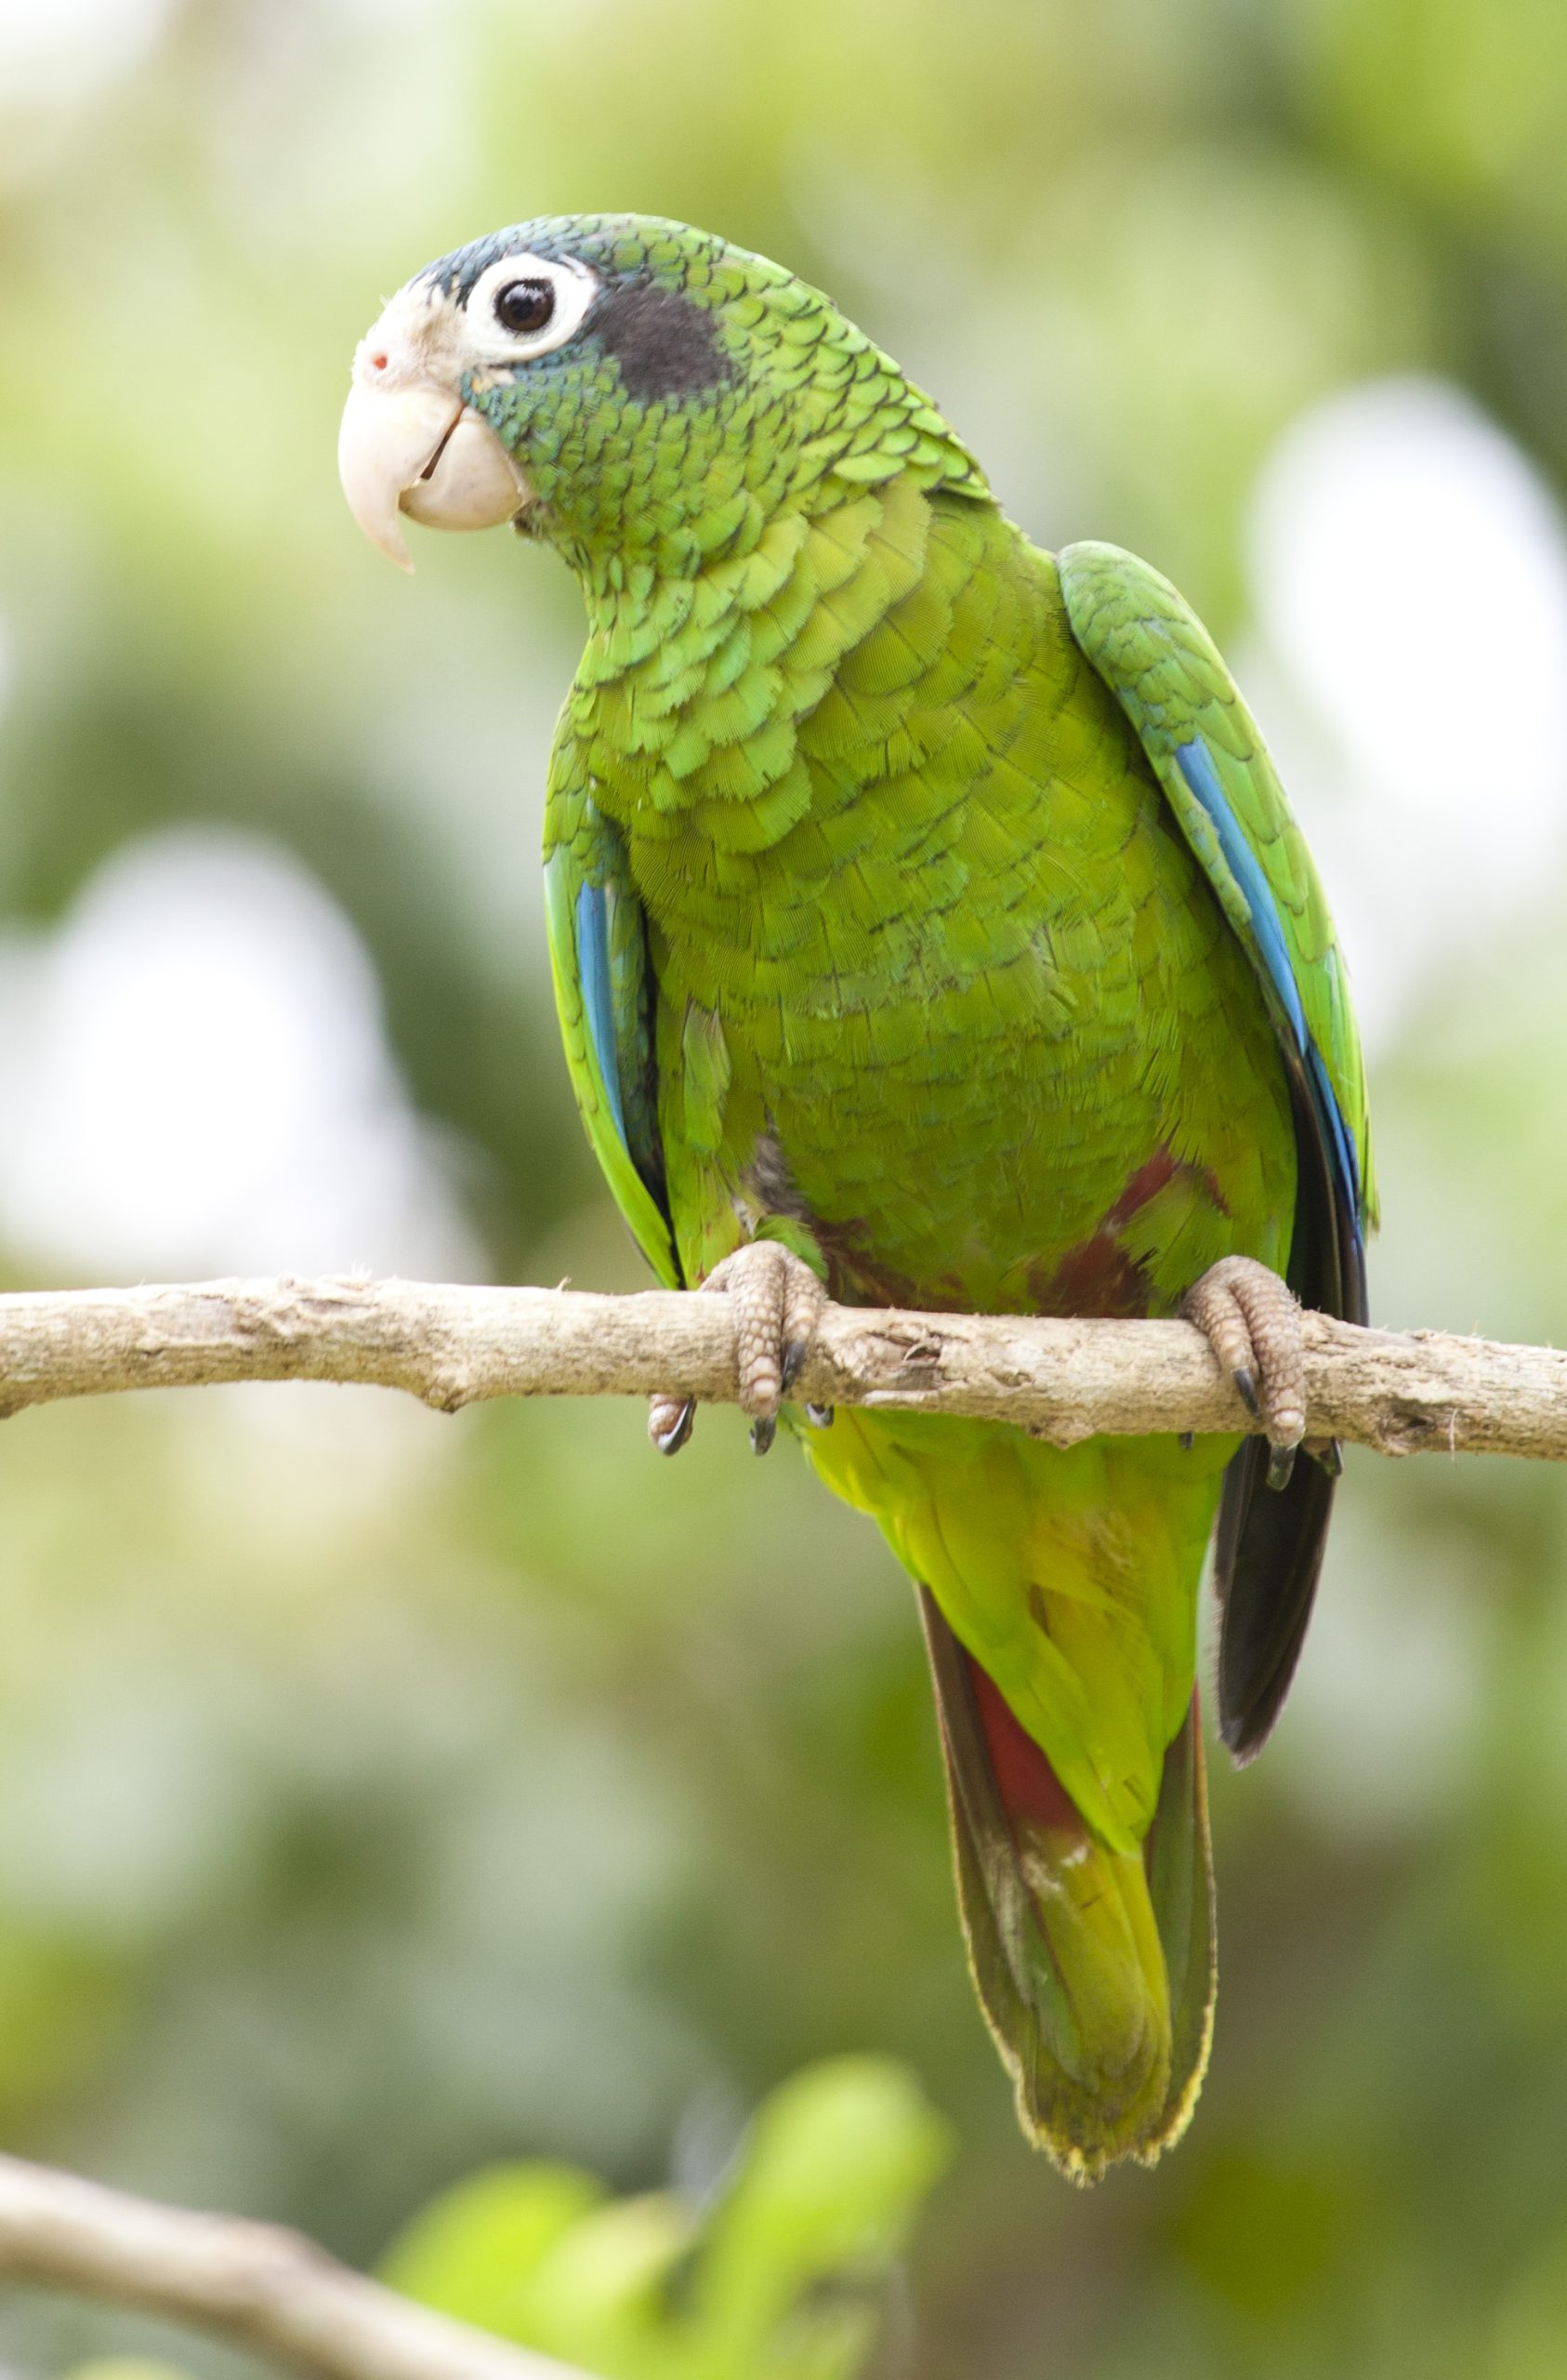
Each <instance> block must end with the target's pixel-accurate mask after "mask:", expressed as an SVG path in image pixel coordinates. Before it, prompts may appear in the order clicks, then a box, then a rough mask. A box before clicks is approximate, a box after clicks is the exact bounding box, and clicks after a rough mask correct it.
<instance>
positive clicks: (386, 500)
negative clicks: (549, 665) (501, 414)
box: [337, 334, 532, 571]
mask: <svg viewBox="0 0 1567 2380" xmlns="http://www.w3.org/2000/svg"><path fill="white" fill-rule="evenodd" d="M397 362H398V359H394V358H393V357H392V356H390V355H389V354H388V351H387V350H385V349H384V348H381V349H377V348H376V347H375V344H374V334H372V337H371V338H368V339H366V340H365V341H364V342H363V343H362V346H361V348H360V350H359V353H358V354H357V355H356V356H355V358H354V377H353V386H352V387H351V388H350V390H349V402H348V403H347V404H346V405H345V406H344V408H343V426H342V428H341V430H339V431H338V433H337V472H338V476H339V478H340V479H341V480H342V483H343V493H344V495H345V496H347V497H348V499H349V511H350V512H351V513H352V514H353V516H354V519H355V520H356V521H357V522H359V525H360V527H361V528H362V530H363V532H364V534H365V536H367V537H368V538H369V540H370V542H371V544H372V545H373V546H378V547H379V548H380V549H381V551H382V552H383V553H384V554H386V555H387V556H388V558H389V559H390V560H391V561H392V562H396V563H397V565H398V567H399V569H400V570H407V571H411V570H412V569H413V567H414V564H413V562H412V561H411V560H410V558H409V553H408V548H407V545H406V544H405V542H404V540H403V536H402V522H400V521H399V519H398V514H399V513H400V512H406V513H407V514H408V515H409V516H410V518H411V519H413V520H415V521H422V522H425V523H426V524H427V526H428V527H429V528H432V529H494V528H498V527H499V526H500V524H501V522H505V521H512V520H515V519H516V517H517V515H518V513H519V512H520V511H521V509H522V508H523V506H524V505H526V504H527V503H528V502H529V500H530V496H531V493H532V491H531V490H530V488H529V486H528V483H527V481H526V480H525V479H524V478H523V476H522V474H521V472H520V470H519V469H518V468H517V466H516V464H515V463H514V462H513V461H512V459H511V456H509V455H508V454H507V450H506V448H505V447H504V446H503V445H502V444H501V442H500V440H499V439H498V438H497V437H496V436H495V433H494V430H492V429H491V428H490V425H489V423H488V422H486V421H484V420H482V419H481V417H480V416H479V415H478V414H476V413H474V412H473V411H472V410H471V408H470V407H468V406H467V405H465V404H464V403H462V402H461V400H460V399H459V398H457V397H454V396H453V395H452V394H451V392H450V391H449V390H441V389H439V388H437V387H434V386H433V385H432V384H431V383H430V382H429V381H428V380H422V379H418V380H415V379H409V378H408V377H405V374H404V372H402V371H400V370H399V369H398V368H397Z"/></svg>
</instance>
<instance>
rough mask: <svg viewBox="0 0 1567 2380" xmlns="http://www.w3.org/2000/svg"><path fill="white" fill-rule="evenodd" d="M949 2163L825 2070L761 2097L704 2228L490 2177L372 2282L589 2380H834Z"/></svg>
mask: <svg viewBox="0 0 1567 2380" xmlns="http://www.w3.org/2000/svg"><path fill="white" fill-rule="evenodd" d="M950 2152H951V2141H950V2135H949V2134H948V2130H947V2127H946V2125H945V2124H943V2123H942V2122H941V2120H940V2119H939V2118H938V2117H937V2116H936V2115H935V2114H934V2112H933V2111H932V2109H931V2108H930V2107H929V2105H928V2102H927V2100H926V2099H925V2097H924V2096H923V2094H922V2093H921V2092H920V2090H919V2087H918V2085H917V2083H915V2080H914V2078H913V2076H912V2075H911V2074H909V2073H908V2072H907V2070H906V2069H903V2068H902V2067H900V2066H898V2065H897V2064H895V2063H894V2062H893V2061H892V2060H890V2059H887V2058H873V2057H845V2058H836V2059H830V2060H828V2061H826V2062H824V2063H823V2064H821V2065H819V2066H816V2067H813V2068H811V2069H808V2070H807V2071H806V2072H804V2073H802V2074H798V2075H797V2076H795V2077H794V2079H793V2080H792V2081H791V2082H789V2083H784V2085H783V2086H782V2087H781V2088H780V2089H779V2090H777V2091H775V2092H774V2093H773V2095H772V2096H771V2097H770V2099H769V2100H768V2101H767V2102H766V2103H765V2105H764V2106H763V2107H762V2108H761V2109H760V2110H759V2112H758V2114H757V2118H756V2121H755V2122H754V2123H753V2125H752V2127H751V2129H750V2131H749V2132H748V2134H747V2135H746V2137H745V2140H744V2145H743V2147H742V2149H741V2152H740V2155H739V2158H738V2160H737V2162H736V2164H735V2167H734V2170H733V2172H732V2173H731V2175H730V2177H729V2179H728V2181H727V2183H726V2185H725V2187H724V2188H723V2190H722V2191H721V2192H720V2194H719V2196H718V2199H717V2200H716V2202H714V2204H713V2206H712V2207H711V2208H710V2209H709V2210H707V2211H706V2212H705V2213H704V2214H701V2215H699V2214H697V2212H696V2211H695V2210H693V2209H692V2208H691V2206H689V2205H688V2204H686V2203H685V2202H683V2201H681V2200H680V2199H678V2197H676V2196H675V2195H674V2194H673V2193H671V2192H668V2191H657V2192H652V2193H649V2194H646V2195H644V2196H641V2197H637V2198H630V2199H623V2200H620V2201H617V2202H613V2203H606V2202H604V2201H603V2197H602V2193H601V2191H600V2190H599V2188H598V2187H597V2185H595V2184H594V2183H593V2182H592V2181H591V2180H590V2179H589V2177H588V2176H587V2175H583V2174H579V2173H576V2172H574V2171H573V2170H572V2169H571V2168H569V2167H564V2166H549V2165H534V2166H525V2165H516V2166H507V2167H497V2168H494V2169H492V2170H491V2171H490V2172H488V2173H484V2174H479V2175H474V2176H473V2178H472V2179H471V2180H469V2181H467V2182H462V2183H459V2184H458V2185H457V2186H456V2188H454V2189H451V2190H448V2191H445V2192H443V2193H442V2195H441V2197H440V2198H439V2199H437V2200H435V2201H434V2202H433V2203H432V2204H431V2205H429V2206H428V2207H426V2208H425V2209H424V2210H423V2212H422V2213H421V2214H419V2215H416V2216H415V2218H414V2220H413V2222H412V2223H411V2224H410V2225H409V2226H408V2228H406V2230H404V2231H403V2232H402V2234H401V2235H400V2237H399V2238H398V2240H397V2241H394V2243H393V2245H392V2246H391V2248H390V2249H388V2253H387V2255H386V2257H385V2259H384V2261H383V2263H382V2267H381V2273H382V2278H383V2279H384V2280H386V2281H389V2282H390V2283H391V2284H392V2285H393V2286H394V2287H395V2288H399V2289H402V2290H404V2291H405V2292H406V2293H407V2294H409V2295H410V2296H412V2297H416V2298H419V2299H420V2300H421V2301H422V2302H423V2303H424V2304H426V2305H429V2306H436V2307H440V2308H441V2311H442V2312H444V2313H448V2314H454V2315H457V2316H459V2317H460V2318H461V2319H462V2320H464V2321H469V2322H477V2323H479V2324H481V2326H482V2327H483V2328H485V2329H488V2330H493V2331H496V2332H499V2333H500V2334H502V2335H503V2336H505V2337H507V2338H511V2339H515V2340H517V2341H519V2342H520V2344H522V2345H524V2346H529V2347H540V2348H543V2349H546V2350H547V2351H548V2352H549V2353H551V2354H554V2355H558V2356H561V2357H564V2358H567V2359H569V2360H573V2361H575V2362H581V2363H584V2364H586V2365H587V2366H588V2367H589V2368H590V2369H591V2370H593V2371H594V2372H595V2373H603V2374H604V2375H605V2380H733V2375H735V2374H738V2373H744V2374H746V2375H747V2380H764V2375H765V2380H851V2375H852V2374H853V2373H856V2372H858V2370H859V2369H860V2367H861V2363H862V2361H863V2356H864V2354H865V2352H866V2351H867V2349H868V2348H869V2347H870V2345H871V2343H872V2341H873V2339H874V2337H875V2334H876V2329H877V2327H878V2324H879V2318H880V2292H881V2290H882V2288H883V2286H884V2284H885V2282H886V2281H887V2279H888V2277H889V2272H890V2270H891V2268H892V2266H893V2263H894V2261H895V2259H896V2257H897V2256H898V2254H899V2253H900V2252H901V2250H902V2246H903V2244H904V2242H905V2241H906V2239H907V2236H908V2232H909V2229H910V2227H911V2226H912V2224H913V2222H914V2218H915V2215H916V2214H917V2212H918V2209H919V2207H920V2204H921V2203H922V2202H923V2200H924V2198H925V2197H926V2195H927V2193H928V2190H929V2189H930V2188H931V2186H932V2184H933V2183H934V2181H935V2180H936V2178H937V2175H939V2174H940V2172H941V2170H942V2166H943V2165H944V2164H945V2163H946V2162H947V2159H948V2157H949V2155H950Z"/></svg>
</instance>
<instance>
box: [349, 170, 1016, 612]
mask: <svg viewBox="0 0 1567 2380" xmlns="http://www.w3.org/2000/svg"><path fill="white" fill-rule="evenodd" d="M338 463H339V468H340V470H341V473H342V479H343V486H344V490H345V493H346V494H347V496H348V499H349V505H350V507H351V508H352V510H353V513H354V517H355V518H356V520H357V521H358V522H359V523H360V525H361V527H362V529H363V530H364V532H365V534H366V535H367V536H369V537H370V538H371V539H372V540H373V541H374V543H375V545H377V546H379V547H380V549H381V550H382V551H383V552H384V553H387V554H389V555H390V557H391V559H392V560H393V561H394V562H399V563H401V564H402V567H403V568H404V569H408V568H411V567H412V565H411V563H410V562H409V559H408V549H407V547H406V545H405V544H404V541H403V536H402V523H401V521H400V519H399V515H400V514H402V513H406V514H408V515H410V516H411V517H412V518H413V519H414V520H415V521H421V522H427V523H428V524H429V525H430V526H432V527H435V528H445V529H481V528H490V527H493V526H495V525H497V524H499V523H501V522H514V523H515V524H516V526H517V527H518V528H520V529H521V530H523V531H525V532H526V533H527V534H528V535H530V536H545V537H548V538H549V539H550V540H551V541H552V542H553V543H555V544H556V545H558V546H560V548H561V549H562V550H563V551H564V552H565V553H566V554H567V556H568V558H569V559H570V560H571V561H573V562H574V563H575V564H576V566H577V567H578V569H579V570H582V571H583V572H585V573H586V574H587V575H595V576H598V575H603V574H604V573H605V572H606V571H608V572H609V573H610V574H611V575H618V574H619V572H620V571H621V570H622V569H623V568H624V566H625V563H626V562H636V561H643V562H651V563H652V566H653V567H654V568H655V569H658V570H662V571H676V572H681V573H684V572H688V571H691V570H694V569H697V568H700V566H701V564H702V562H703V561H704V558H706V557H708V556H711V555H715V554H718V553H720V552H736V551H739V552H744V550H746V549H747V548H748V546H749V545H750V544H751V543H754V541H755V539H756V537H757V536H758V535H759V534H760V531H761V528H762V527H763V526H764V525H765V523H766V522H767V521H768V520H770V518H771V517H772V516H773V515H774V514H775V513H776V512H778V511H779V510H780V509H785V508H787V507H788V506H789V505H790V504H791V503H798V502H805V503H808V504H809V503H810V501H811V495H812V491H813V490H817V489H819V488H820V487H821V485H822V483H823V481H825V480H827V479H829V478H836V479H838V480H840V481H848V482H850V483H852V482H854V481H860V482H875V481H878V480H885V479H888V478H889V477H891V476H892V475H893V474H894V473H895V472H898V471H900V470H915V471H917V472H919V473H920V475H921V476H922V478H923V479H924V481H925V482H926V483H928V484H934V483H937V482H938V481H941V482H944V483H947V484H949V485H955V486H961V487H963V488H964V489H965V491H966V492H967V493H969V494H973V495H981V494H983V492H984V482H983V480H982V478H981V475H980V472H979V469H978V466H977V465H976V464H974V462H973V461H972V459H971V458H970V457H969V456H968V454H967V453H966V452H965V450H964V449H963V448H962V446H960V445H959V443H958V442H957V440H956V438H955V435H954V433H953V432H952V431H951V430H949V429H948V428H947V426H946V424H945V422H944V421H943V420H942V417H941V416H940V414H939V413H937V411H936V409H935V407H934V406H933V405H932V404H931V403H930V402H929V400H928V398H926V397H924V396H923V395H922V394H921V393H920V391H919V390H917V389H915V388H914V387H913V386H912V385H911V384H910V383H909V382H908V381H907V380H906V379H905V378H904V377H903V375H902V373H901V372H900V371H899V369H898V367H897V365H896V364H893V363H892V361H891V359H890V358H889V357H888V356H886V355H883V354H882V353H881V351H880V350H879V349H877V348H876V347H875V346H873V345H872V343H871V341H870V340H869V339H868V338H866V337H865V336H864V334H863V332H862V331H859V330H856V329H855V327H854V325H853V324H851V323H849V322H848V321H847V320H846V319H845V317H844V316H843V315H842V314H840V313H839V312H838V311H837V309H836V307H835V306H834V305H833V303H832V301H831V299H830V298H824V297H823V295H822V293H821V292H820V290H816V289H812V288H810V286H809V285H808V284H806V283H804V282H802V281H799V280H797V278H796V277H795V275H794V274H792V273H790V272H787V271H784V268H783V267H782V266H780V265H775V264H770V263H769V262H768V260H767V259H766V258H763V257H757V256H753V255H751V254H749V253H748V251H746V250H745V249H744V248H736V247H731V245H729V244H728V243H727V242H725V241H723V240H719V239H716V238H714V237H713V236H712V235H711V234H710V233H707V232H704V231H690V230H688V229H687V228H686V227H685V226H684V225H683V224H679V223H669V222H665V221H664V220H662V219H661V218H655V217H650V216H624V215H623V216H563V217H555V218H546V219H542V220H540V221H537V222H533V223H522V224H518V225H516V226H515V227H514V228H513V229H512V230H510V231H498V232H496V233H494V235H493V236H492V237H491V238H489V239H485V240H476V241H474V242H473V243H472V245H469V246H468V247H466V248H459V249H458V250H456V252H455V253H454V255H452V256H449V257H442V258H441V259H440V260H439V262H437V263H435V264H431V265H427V266H426V267H425V268H424V270H423V271H420V272H417V273H415V275H414V277H413V279H412V280H411V281H409V282H407V283H405V284H404V285H403V286H402V288H401V289H400V290H399V291H398V293H397V295H396V296H395V297H394V298H391V299H390V300H389V301H388V304H387V305H386V307H385V308H384V309H383V311H382V313H381V316H380V319H379V321H378V322H377V323H376V324H375V325H374V327H373V328H372V329H371V330H370V331H369V332H368V333H367V334H366V336H365V337H363V338H362V340H361V341H360V344H359V348H358V350H357V352H356V354H355V357H354V366H353V385H352V388H351V390H350V392H349V402H348V405H347V407H346V409H345V412H344V415H343V428H342V435H341V438H340V440H339V444H338ZM846 492H847V491H846V490H845V489H843V488H841V487H840V488H839V490H838V496H839V498H840V499H841V496H842V495H843V494H845V493H846Z"/></svg>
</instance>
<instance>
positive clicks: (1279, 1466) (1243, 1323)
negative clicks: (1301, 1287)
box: [1181, 1256, 1306, 1488]
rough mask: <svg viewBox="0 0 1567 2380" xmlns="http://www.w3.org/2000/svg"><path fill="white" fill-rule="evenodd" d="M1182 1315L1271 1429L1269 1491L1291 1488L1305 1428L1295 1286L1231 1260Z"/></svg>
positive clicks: (1196, 1288) (1216, 1269)
mask: <svg viewBox="0 0 1567 2380" xmlns="http://www.w3.org/2000/svg"><path fill="white" fill-rule="evenodd" d="M1181 1312H1182V1314H1183V1315H1184V1316H1186V1318H1187V1320H1188V1321H1189V1322H1194V1323H1195V1324H1196V1326H1197V1328H1198V1329H1199V1330H1200V1331H1201V1332H1202V1333H1203V1336H1204V1338H1205V1339H1206V1341H1207V1342H1208V1344H1209V1346H1210V1347H1211V1348H1212V1349H1213V1352H1214V1357H1215V1360H1216V1361H1217V1362H1218V1364H1219V1365H1220V1366H1221V1367H1222V1368H1223V1369H1224V1370H1225V1371H1227V1372H1228V1373H1229V1374H1230V1377H1231V1381H1232V1382H1233V1383H1234V1387H1235V1393H1236V1395H1238V1396H1239V1397H1240V1399H1241V1402H1242V1404H1243V1405H1244V1406H1245V1408H1246V1409H1247V1411H1248V1412H1249V1413H1251V1414H1252V1415H1253V1416H1254V1417H1255V1418H1256V1419H1257V1420H1258V1421H1261V1423H1262V1425H1263V1427H1264V1429H1265V1430H1266V1432H1267V1434H1268V1440H1269V1444H1270V1446H1271V1448H1272V1450H1273V1451H1272V1455H1271V1459H1270V1461H1269V1466H1268V1484H1269V1486H1270V1487H1271V1488H1283V1487H1284V1486H1285V1485H1286V1484H1287V1483H1288V1480H1289V1476H1290V1474H1291V1471H1292V1470H1293V1468H1294V1462H1295V1449H1296V1448H1297V1447H1298V1446H1299V1444H1300V1442H1301V1439H1302V1437H1303V1435H1305V1429H1306V1364H1305V1347H1304V1342H1303V1337H1302V1331H1301V1317H1300V1307H1299V1305H1298V1303H1297V1300H1296V1298H1295V1296H1294V1294H1293V1292H1292V1291H1291V1289H1289V1287H1288V1284H1287V1283H1286V1282H1284V1281H1282V1280H1281V1279H1280V1277H1279V1276H1278V1275H1277V1273H1271V1272H1270V1271H1269V1269H1268V1267H1267V1266H1266V1265H1265V1264H1259V1263H1256V1261H1255V1260H1254V1259H1253V1258H1251V1257H1249V1256H1226V1257H1223V1258H1221V1259H1220V1261H1219V1262H1218V1263H1217V1264H1213V1265H1210V1266H1209V1268H1208V1270H1207V1271H1206V1272H1205V1274H1204V1275H1203V1277H1202V1279H1201V1280H1200V1281H1196V1282H1194V1283H1193V1284H1192V1288H1191V1289H1188V1291H1187V1293H1186V1295H1185V1297H1184V1298H1183V1299H1182V1300H1181Z"/></svg>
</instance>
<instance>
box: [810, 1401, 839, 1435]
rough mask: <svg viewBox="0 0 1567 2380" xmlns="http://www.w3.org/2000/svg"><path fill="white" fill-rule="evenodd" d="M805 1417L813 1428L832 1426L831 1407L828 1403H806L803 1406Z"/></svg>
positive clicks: (820, 1428)
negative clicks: (804, 1406)
mask: <svg viewBox="0 0 1567 2380" xmlns="http://www.w3.org/2000/svg"><path fill="white" fill-rule="evenodd" d="M805 1418H806V1420H807V1421H809V1422H810V1426H811V1428H812V1429H813V1430H830V1429H831V1428H832V1426H833V1408H832V1407H831V1406H830V1405H808V1406H807V1407H806V1408H805Z"/></svg>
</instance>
